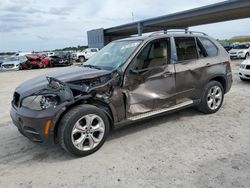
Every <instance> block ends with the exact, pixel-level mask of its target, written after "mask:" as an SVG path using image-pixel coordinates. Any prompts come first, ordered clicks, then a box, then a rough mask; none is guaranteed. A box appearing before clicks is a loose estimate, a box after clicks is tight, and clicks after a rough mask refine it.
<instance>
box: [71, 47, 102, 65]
mask: <svg viewBox="0 0 250 188" xmlns="http://www.w3.org/2000/svg"><path fill="white" fill-rule="evenodd" d="M98 51H99V49H98V48H87V49H86V50H83V51H81V52H75V53H73V54H72V59H73V60H76V61H79V62H85V61H86V60H88V59H89V58H91V57H92V56H93V55H94V54H95V53H97V52H98Z"/></svg>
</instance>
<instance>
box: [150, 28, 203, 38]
mask: <svg viewBox="0 0 250 188" xmlns="http://www.w3.org/2000/svg"><path fill="white" fill-rule="evenodd" d="M168 33H184V34H202V35H204V36H207V34H206V33H203V32H200V31H189V30H188V29H182V30H163V31H156V32H153V33H151V34H150V35H149V37H151V36H154V35H158V34H168Z"/></svg>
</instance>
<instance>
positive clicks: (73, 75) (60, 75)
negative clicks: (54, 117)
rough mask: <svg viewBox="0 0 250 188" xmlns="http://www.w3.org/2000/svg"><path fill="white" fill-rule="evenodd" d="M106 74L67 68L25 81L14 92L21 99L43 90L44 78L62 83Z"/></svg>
mask: <svg viewBox="0 0 250 188" xmlns="http://www.w3.org/2000/svg"><path fill="white" fill-rule="evenodd" d="M108 73H110V71H107V70H98V69H93V68H88V67H78V66H75V67H67V68H64V69H61V70H59V71H55V72H51V73H48V74H45V75H42V76H37V77H35V78H33V79H30V80H28V81H25V82H23V83H22V84H21V85H19V86H18V87H17V88H16V92H18V93H19V94H20V95H21V97H26V96H29V95H32V94H34V93H35V92H37V91H40V90H41V89H44V88H45V87H46V86H47V84H48V80H47V78H46V77H47V76H48V77H53V78H56V79H58V80H61V81H63V82H72V81H77V80H85V79H92V78H96V77H99V76H102V75H105V74H108Z"/></svg>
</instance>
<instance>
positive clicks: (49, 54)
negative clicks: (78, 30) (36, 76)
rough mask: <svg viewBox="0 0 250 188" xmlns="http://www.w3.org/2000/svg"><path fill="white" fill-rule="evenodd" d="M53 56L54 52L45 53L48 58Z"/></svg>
mask: <svg viewBox="0 0 250 188" xmlns="http://www.w3.org/2000/svg"><path fill="white" fill-rule="evenodd" d="M53 55H55V52H47V56H48V57H50V56H53Z"/></svg>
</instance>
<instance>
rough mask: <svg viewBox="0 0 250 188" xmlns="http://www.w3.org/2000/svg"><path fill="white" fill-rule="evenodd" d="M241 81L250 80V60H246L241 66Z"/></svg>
mask: <svg viewBox="0 0 250 188" xmlns="http://www.w3.org/2000/svg"><path fill="white" fill-rule="evenodd" d="M239 75H240V79H241V80H243V81H245V80H250V58H248V59H246V60H245V61H243V62H242V63H241V64H240V72H239Z"/></svg>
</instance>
